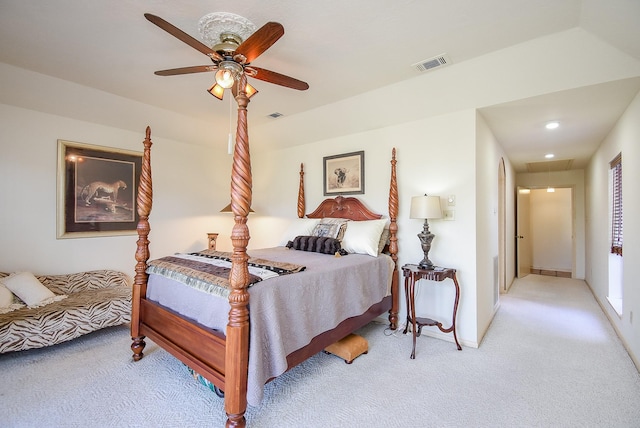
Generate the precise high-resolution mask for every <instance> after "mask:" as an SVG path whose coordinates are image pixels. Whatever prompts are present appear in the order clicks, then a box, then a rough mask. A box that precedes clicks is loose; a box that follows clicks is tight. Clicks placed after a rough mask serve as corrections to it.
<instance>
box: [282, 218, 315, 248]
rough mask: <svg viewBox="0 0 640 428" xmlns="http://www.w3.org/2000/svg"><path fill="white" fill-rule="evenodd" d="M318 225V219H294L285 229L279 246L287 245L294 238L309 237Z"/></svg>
mask: <svg viewBox="0 0 640 428" xmlns="http://www.w3.org/2000/svg"><path fill="white" fill-rule="evenodd" d="M318 223H320V219H318V218H296V219H294V220H293V221H292V222H291V223H289V226H288V227H287V230H286V231H285V232H284V234H283V235H282V238H281V239H280V244H279V245H280V246H281V247H283V246H285V245H287V242H289V241H291V240H292V239H294V238H295V237H296V236H301V235H311V232H313V228H314V227H316V225H317V224H318Z"/></svg>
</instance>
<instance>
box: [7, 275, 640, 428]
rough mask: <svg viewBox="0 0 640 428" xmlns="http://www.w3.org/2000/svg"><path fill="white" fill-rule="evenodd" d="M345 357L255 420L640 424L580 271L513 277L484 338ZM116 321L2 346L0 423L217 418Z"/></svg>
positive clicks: (206, 421)
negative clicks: (14, 347) (69, 337)
mask: <svg viewBox="0 0 640 428" xmlns="http://www.w3.org/2000/svg"><path fill="white" fill-rule="evenodd" d="M359 333H360V334H361V335H363V336H365V337H366V338H367V339H368V340H369V353H368V354H366V355H363V356H361V357H359V358H357V359H356V360H355V361H354V362H353V364H351V365H347V364H345V363H344V362H343V361H342V360H340V359H339V358H337V357H335V356H332V355H325V354H322V353H320V354H318V355H316V356H315V357H313V358H312V359H310V360H308V361H306V362H305V363H304V364H302V365H301V366H299V367H297V368H295V369H294V370H292V371H291V372H289V373H287V374H285V375H283V376H281V377H280V378H278V379H276V380H275V381H274V382H271V383H270V384H268V385H267V386H266V387H265V388H266V389H265V391H266V393H265V400H264V402H263V404H262V405H261V406H260V407H256V408H253V407H250V408H249V410H248V412H247V421H248V425H249V426H250V427H270V428H271V427H342V426H350V427H640V375H639V374H638V371H637V370H636V368H635V366H634V365H633V363H632V362H631V359H630V358H629V356H628V355H627V353H626V351H625V350H624V348H623V347H622V344H621V343H620V342H619V340H618V339H617V337H616V336H615V334H614V332H613V330H612V328H611V327H610V325H609V324H608V322H607V320H606V318H605V316H604V315H603V314H602V312H601V310H600V308H599V307H598V305H597V303H596V302H595V300H594V299H593V297H592V295H591V293H590V292H589V290H588V288H587V286H586V285H585V283H584V282H583V281H578V280H572V279H566V278H552V277H543V276H537V275H530V276H528V277H527V278H525V279H523V280H519V281H517V283H516V284H515V285H514V286H513V288H512V291H511V292H510V293H509V294H508V295H503V296H501V308H500V310H499V312H498V314H497V315H496V318H495V319H494V321H493V324H492V326H491V328H490V330H489V332H488V333H487V336H486V337H485V340H484V342H483V343H482V344H481V346H480V348H479V349H471V348H463V350H462V351H457V350H456V349H455V345H454V344H453V343H450V342H446V341H443V340H438V339H434V338H430V337H426V336H423V337H420V338H418V347H417V356H416V359H415V360H410V359H409V354H410V352H411V336H410V335H407V336H403V335H402V334H396V335H391V336H388V335H386V334H385V327H384V326H383V325H381V324H376V323H373V324H370V325H368V326H367V327H365V328H364V329H362V330H361V331H360V332H359ZM129 345H130V339H129V331H128V328H126V327H113V328H110V329H107V330H103V331H100V332H96V333H92V334H90V335H88V336H85V337H83V338H80V339H76V340H74V341H72V342H68V343H64V344H60V345H56V346H53V347H50V348H46V349H40V350H32V351H24V352H19V353H10V354H5V355H0V426H3V427H35V426H43V427H44V426H46V427H85V426H90V427H222V426H224V421H225V415H224V407H223V401H222V399H220V398H218V397H217V396H216V395H215V394H214V393H213V392H211V391H210V390H208V389H206V388H205V387H204V386H202V385H200V384H199V383H197V382H196V381H194V380H193V378H192V377H191V376H190V375H189V373H188V372H187V370H186V369H185V368H184V366H183V365H182V364H181V363H180V362H178V361H177V360H175V359H174V358H173V357H171V356H170V355H169V354H168V353H167V352H165V351H164V350H162V349H160V348H158V347H157V346H156V345H155V344H153V343H149V344H148V345H147V349H146V353H145V358H144V359H143V360H141V361H140V362H137V363H134V362H132V360H131V352H130V350H129Z"/></svg>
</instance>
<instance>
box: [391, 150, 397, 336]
mask: <svg viewBox="0 0 640 428" xmlns="http://www.w3.org/2000/svg"><path fill="white" fill-rule="evenodd" d="M396 163H397V161H396V148H395V147H394V148H393V150H392V151H391V183H390V184H389V220H390V223H389V253H390V254H391V258H392V259H393V263H394V269H393V278H392V281H393V284H392V287H391V290H396V295H394V296H392V306H391V310H390V311H389V324H391V329H392V330H395V329H396V328H397V325H398V309H399V304H398V298H399V296H397V290H398V284H397V283H398V281H399V278H398V223H397V222H396V220H397V219H398V180H397V177H396Z"/></svg>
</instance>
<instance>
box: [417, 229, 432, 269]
mask: <svg viewBox="0 0 640 428" xmlns="http://www.w3.org/2000/svg"><path fill="white" fill-rule="evenodd" d="M434 236H435V235H434V234H433V233H431V232H430V231H429V222H428V221H427V219H425V220H424V227H423V230H422V233H418V238H419V239H420V244H421V246H422V252H423V253H424V258H423V259H422V261H421V262H420V263H418V267H419V268H420V269H426V270H433V269H434V268H435V266H434V264H433V262H432V261H431V260H429V250H430V249H431V241H433V238H434Z"/></svg>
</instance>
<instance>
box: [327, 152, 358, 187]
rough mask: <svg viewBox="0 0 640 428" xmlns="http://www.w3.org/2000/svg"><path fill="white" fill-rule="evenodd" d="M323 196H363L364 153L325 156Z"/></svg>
mask: <svg viewBox="0 0 640 428" xmlns="http://www.w3.org/2000/svg"><path fill="white" fill-rule="evenodd" d="M323 161H324V169H323V171H324V195H325V196H330V195H362V194H364V151H359V152H351V153H343V154H341V155H333V156H325V157H324V158H323Z"/></svg>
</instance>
